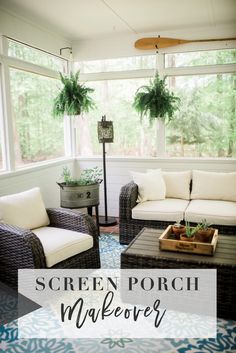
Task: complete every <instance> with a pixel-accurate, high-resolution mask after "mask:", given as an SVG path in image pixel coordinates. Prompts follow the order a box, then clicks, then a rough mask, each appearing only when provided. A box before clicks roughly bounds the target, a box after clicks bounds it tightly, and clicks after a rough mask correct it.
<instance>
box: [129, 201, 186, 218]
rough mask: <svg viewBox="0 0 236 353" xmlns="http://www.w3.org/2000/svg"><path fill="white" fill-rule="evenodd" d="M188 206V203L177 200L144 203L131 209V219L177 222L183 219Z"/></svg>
mask: <svg viewBox="0 0 236 353" xmlns="http://www.w3.org/2000/svg"><path fill="white" fill-rule="evenodd" d="M188 204H189V201H186V200H179V199H165V200H159V201H146V202H142V203H140V204H138V205H136V206H135V207H134V208H133V209H132V218H134V219H143V220H152V221H171V222H172V221H173V222H179V221H181V220H182V219H183V218H184V212H185V210H186V208H187V206H188Z"/></svg>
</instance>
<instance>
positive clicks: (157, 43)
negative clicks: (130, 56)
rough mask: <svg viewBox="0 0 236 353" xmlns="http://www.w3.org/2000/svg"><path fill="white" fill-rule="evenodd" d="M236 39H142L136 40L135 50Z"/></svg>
mask: <svg viewBox="0 0 236 353" xmlns="http://www.w3.org/2000/svg"><path fill="white" fill-rule="evenodd" d="M235 39H236V38H219V39H195V40H185V39H175V38H164V37H163V38H161V37H149V38H141V39H138V40H136V42H135V43H134V46H135V48H137V49H142V50H150V49H155V48H156V49H159V48H160V49H161V48H168V47H173V46H175V45H179V44H186V43H197V42H218V41H223V40H235Z"/></svg>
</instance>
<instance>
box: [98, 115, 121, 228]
mask: <svg viewBox="0 0 236 353" xmlns="http://www.w3.org/2000/svg"><path fill="white" fill-rule="evenodd" d="M113 139H114V133H113V122H112V121H106V115H103V116H102V120H101V121H98V140H99V142H100V143H102V157H103V182H104V207H105V216H100V217H99V225H100V226H103V227H109V226H113V225H115V224H117V222H116V219H115V218H114V217H108V215H107V174H106V143H111V142H113Z"/></svg>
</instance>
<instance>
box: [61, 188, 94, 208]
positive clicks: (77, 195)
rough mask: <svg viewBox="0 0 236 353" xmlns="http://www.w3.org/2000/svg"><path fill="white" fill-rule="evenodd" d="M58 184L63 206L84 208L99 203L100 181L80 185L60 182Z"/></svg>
mask: <svg viewBox="0 0 236 353" xmlns="http://www.w3.org/2000/svg"><path fill="white" fill-rule="evenodd" d="M58 185H59V186H60V196H61V207H65V208H82V207H90V206H96V205H99V186H100V184H99V183H97V184H92V185H80V186H67V185H66V184H65V183H58Z"/></svg>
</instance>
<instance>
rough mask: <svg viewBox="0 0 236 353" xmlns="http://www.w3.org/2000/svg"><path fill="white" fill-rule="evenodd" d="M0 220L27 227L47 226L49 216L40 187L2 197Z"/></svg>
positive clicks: (0, 198)
mask: <svg viewBox="0 0 236 353" xmlns="http://www.w3.org/2000/svg"><path fill="white" fill-rule="evenodd" d="M0 220H1V222H3V223H7V224H10V225H12V226H17V227H21V228H26V229H34V228H38V227H44V226H47V225H48V224H49V218H48V215H47V212H46V209H45V206H44V203H43V199H42V196H41V193H40V189H39V188H38V187H37V188H33V189H30V190H27V191H24V192H20V193H18V194H12V195H7V196H2V197H0Z"/></svg>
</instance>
